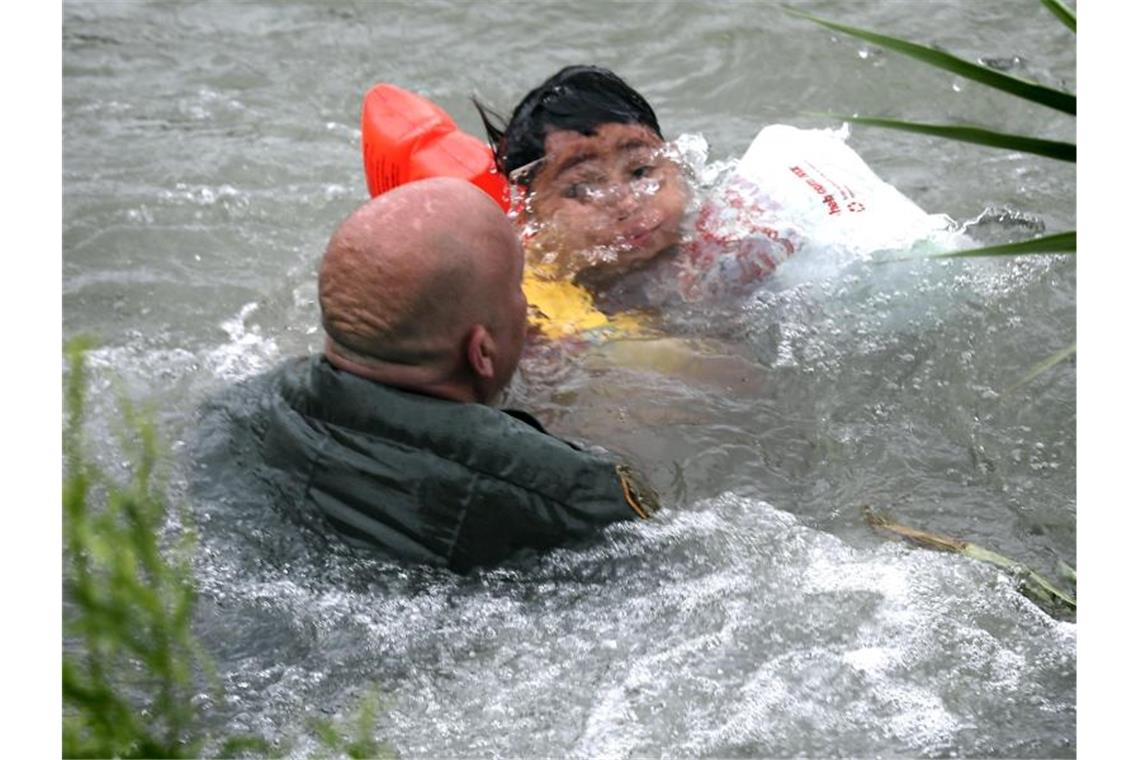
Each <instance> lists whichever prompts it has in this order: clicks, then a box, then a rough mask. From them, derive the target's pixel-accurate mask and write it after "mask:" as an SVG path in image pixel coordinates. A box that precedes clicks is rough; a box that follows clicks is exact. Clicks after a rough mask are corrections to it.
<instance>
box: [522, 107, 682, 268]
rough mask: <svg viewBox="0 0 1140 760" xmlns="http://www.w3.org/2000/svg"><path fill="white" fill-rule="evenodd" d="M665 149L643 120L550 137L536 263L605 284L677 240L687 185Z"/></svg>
mask: <svg viewBox="0 0 1140 760" xmlns="http://www.w3.org/2000/svg"><path fill="white" fill-rule="evenodd" d="M664 147H665V146H664V142H663V141H662V140H661V138H660V137H658V136H657V135H655V134H654V133H653V132H652V131H651V130H649V129H647V128H646V127H643V126H641V125H637V124H618V123H610V124H602V125H600V126H598V127H597V129H596V131H595V134H593V135H583V134H580V133H579V132H576V131H574V130H554V131H551V132H550V133H549V134H547V136H546V143H545V148H546V154H545V156H544V157H543V159H542V162H541V164H540V165H539V166H538V167H536V171H537V174H536V175H535V176H534V177H533V180H532V182H531V186H530V197H529V215H528V222H529V223H530V224H531V225H532V226H533V228H534V229H536V234H535V235H534V237H533V238H531V239H530V240H529V241H528V245H527V251H528V254H529V256H530V259H531V261H533V262H538V261H546V262H549V263H553V264H554V265H555V268H556V270H557V273H558V274H559V275H561V276H573V277H574V278H575V279H576V280H577V281H579V282H581V283H582V284H584V285H586V286H588V287H602V286H605V285H607V284H609V283H612V282H613V281H614V280H616V279H617V278H619V277H620V276H621V275H623V274H626V273H627V272H630V271H633V270H635V269H638V268H640V267H642V266H644V265H645V264H647V263H648V262H649V261H651V260H653V259H654V258H655V257H656V256H658V255H659V254H661V253H662V252H663V251H665V250H667V249H669V248H670V247H672V246H674V245H676V244H677V242H678V240H679V239H680V225H681V219H682V217H683V216H684V212H685V205H686V203H687V200H688V188H687V185H686V183H685V181H684V178H683V177H682V176H681V172H680V168H679V167H678V166H677V164H676V163H675V162H674V161H673V160H672V159H670V158H669V157H668V156H667V155H666V154H665V150H664Z"/></svg>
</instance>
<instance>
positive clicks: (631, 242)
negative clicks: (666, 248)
mask: <svg viewBox="0 0 1140 760" xmlns="http://www.w3.org/2000/svg"><path fill="white" fill-rule="evenodd" d="M661 224H662V223H661V222H657V223H656V224H645V225H639V226H637V227H634V228H633V229H632V230H630V231H629V232H627V233H625V234H623V235H621V237H619V238H618V242H619V244H620V245H621V246H622V247H628V248H641V247H643V246H644V245H645V244H646V243H648V242H649V241H650V239H651V238H652V237H653V234H654V233H655V232H657V230H658V229H659V228H660V227H661Z"/></svg>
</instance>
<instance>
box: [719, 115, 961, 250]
mask: <svg viewBox="0 0 1140 760" xmlns="http://www.w3.org/2000/svg"><path fill="white" fill-rule="evenodd" d="M846 138H847V128H846V126H844V128H843V129H838V130H832V129H798V128H796V127H791V126H788V125H786V124H774V125H771V126H769V127H765V128H764V129H763V130H761V131H760V134H758V135H756V138H755V139H754V140H753V141H752V144H751V145H750V146H749V147H748V150H747V151H746V152H745V153H744V155H743V156H742V157H741V159H740V161H739V163H738V164H737V166H736V173H737V174H738V175H740V176H741V177H743V178H746V179H748V180H750V181H751V182H753V183H755V184H756V186H758V187H759V188H762V190H763V192H764V194H765V195H766V196H768V197H769V198H770V199H771V201H772V202H773V204H774V206H775V207H776V208H778V209H779V213H780V215H781V221H782V222H783V223H784V224H787V225H790V226H794V227H796V228H798V229H799V230H800V233H801V234H802V236H803V238H804V241H805V242H807V243H810V244H811V245H812V246H813V247H817V246H822V247H826V248H833V247H838V248H843V249H845V250H847V251H850V252H852V253H856V254H861V255H867V254H870V253H873V252H875V251H880V250H884V249H887V250H901V249H908V248H910V247H912V246H913V245H914V244H916V243H918V242H920V241H924V240H931V239H940V238H945V241H944V243H945V244H946V245H947V247H957V246H955V245H953V244H952V242H951V238H950V237H948V235H947V233H948V232H949V231H950V230H951V229H952V228H953V226H954V223H953V220H951V219H950V218H949V217H947V216H945V215H942V214H927V213H926V212H925V211H923V210H922V209H921V208H919V207H918V205H916V204H915V203H914V202H913V201H911V200H910V199H909V198H907V197H906V196H905V195H903V194H902V193H901V192H899V191H898V190H896V189H895V188H894V187H892V186H891V185H889V184H887V183H886V182H884V181H883V180H881V179H880V178H879V177H878V176H877V175H876V174H875V173H874V172H873V171H872V170H871V168H870V167H868V166H867V164H866V163H865V162H864V161H863V159H861V158H860V157H859V155H858V154H857V153H856V152H855V151H854V150H852V149H851V148H850V147H849V146H848V145H847V143H846V142H845V140H846Z"/></svg>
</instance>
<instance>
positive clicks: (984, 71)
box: [784, 8, 1077, 114]
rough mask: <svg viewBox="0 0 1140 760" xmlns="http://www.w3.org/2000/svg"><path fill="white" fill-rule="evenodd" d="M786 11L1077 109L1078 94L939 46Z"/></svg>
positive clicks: (1039, 100) (1041, 102)
mask: <svg viewBox="0 0 1140 760" xmlns="http://www.w3.org/2000/svg"><path fill="white" fill-rule="evenodd" d="M784 10H786V11H787V12H788V13H790V14H792V15H793V16H799V17H800V18H803V19H807V20H808V21H811V22H813V23H816V24H819V25H820V26H825V27H827V28H828V29H832V30H834V31H837V32H842V33H843V34H849V35H851V36H852V37H858V38H859V39H861V40H866V41H867V42H870V43H872V44H874V45H879V46H880V47H884V48H886V49H887V50H893V51H895V52H896V53H902V54H903V55H906V56H910V57H911V58H915V59H917V60H919V61H922V62H923V63H925V64H928V65H930V66H934V67H936V68H939V69H942V70H943V71H949V72H951V73H953V74H957V75H958V76H960V77H964V78H966V79H970V80H972V81H975V82H978V83H980V84H983V85H985V86H987V87H992V88H994V89H996V90H1001V91H1002V92H1008V93H1009V94H1010V95H1015V96H1017V97H1019V98H1024V99H1025V100H1029V101H1032V102H1034V103H1037V104H1038V105H1043V106H1047V107H1049V108H1052V109H1055V110H1057V111H1064V112H1065V113H1068V114H1076V112H1077V96H1076V95H1073V94H1071V93H1068V92H1064V91H1063V90H1057V89H1054V88H1052V87H1046V86H1045V85H1041V84H1037V83H1036V82H1030V81H1028V80H1025V79H1019V78H1018V77H1014V76H1010V75H1009V74H1002V73H1001V72H999V71H994V70H993V69H989V68H986V67H985V66H979V65H978V64H976V63H971V62H970V61H966V60H963V59H961V58H958V57H957V56H953V55H950V54H949V53H944V52H942V51H941V50H936V49H935V48H932V47H927V46H926V45H919V44H916V43H914V42H908V41H907V40H902V39H899V38H897V37H888V36H887V35H885V34H878V33H877V32H872V31H870V30H868V29H860V28H858V27H854V26H847V25H846V24H839V23H836V22H834V21H828V20H827V19H822V18H819V17H818V16H813V15H811V14H810V13H804V12H803V11H800V10H796V9H795V8H785V9H784Z"/></svg>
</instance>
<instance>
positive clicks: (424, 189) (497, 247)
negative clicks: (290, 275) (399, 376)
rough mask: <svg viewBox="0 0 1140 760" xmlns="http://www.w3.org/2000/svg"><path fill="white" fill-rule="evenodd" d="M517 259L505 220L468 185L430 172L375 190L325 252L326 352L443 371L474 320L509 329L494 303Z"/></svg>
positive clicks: (508, 315) (510, 319)
mask: <svg viewBox="0 0 1140 760" xmlns="http://www.w3.org/2000/svg"><path fill="white" fill-rule="evenodd" d="M520 261H521V251H520V249H519V243H518V240H517V238H516V236H515V232H514V228H513V226H512V225H511V223H510V222H509V221H508V220H507V218H506V216H505V215H504V214H503V212H502V211H501V210H500V209H499V207H498V206H497V205H496V204H495V203H494V201H492V200H491V199H490V198H489V197H488V196H487V195H486V194H485V193H484V192H483V191H481V190H479V189H478V188H476V187H475V186H474V185H471V184H470V183H468V182H464V181H462V180H458V179H451V178H436V179H428V180H422V181H419V182H413V183H410V184H407V185H402V186H400V187H397V188H395V189H393V190H391V191H389V192H387V193H384V194H382V195H380V196H378V197H377V198H375V199H373V200H372V201H370V202H369V203H367V204H365V205H364V206H362V207H361V208H359V209H357V210H356V211H355V212H354V213H353V214H351V215H350V216H349V217H348V218H347V219H346V220H345V221H344V222H342V223H341V225H340V227H338V228H337V230H336V232H335V233H334V234H333V236H332V238H331V240H330V241H329V244H328V248H327V249H326V251H325V256H324V260H323V262H322V264H321V271H320V280H319V297H320V306H321V319H322V323H323V325H324V328H325V332H326V333H327V335H328V338H329V341H328V347H327V349H326V354H327V355H329V358H330V360H334V359H336V358H340V359H342V360H346V361H348V362H354V363H355V364H358V365H361V364H363V365H367V366H380V367H389V368H391V367H408V368H416V369H418V370H420V372H421V374H425V373H428V372H429V371H431V372H435V373H437V374H438V373H447V372H452V371H454V370H455V369H456V367H457V365H462V363H463V354H464V351H465V350H466V347H465V344H464V342H465V340H466V339H467V338H468V337H469V334H470V332H471V330H472V328H473V327H474V326H476V325H482V326H484V327H485V328H487V330H488V331H489V332H490V333H491V334H492V335H494V334H498V333H503V332H504V331H508V332H513V331H514V330H515V328H516V327H517V326H516V325H515V324H514V322H516V321H517V316H518V315H517V313H516V312H517V309H515V310H514V311H510V310H508V309H506V308H505V307H506V305H505V304H504V303H503V301H504V300H509V296H510V295H511V292H510V290H509V289H505V287H504V286H506V287H507V288H509V287H510V286H511V285H514V286H515V288H516V289H517V280H518V277H519V273H520V272H521V270H520V269H519V267H520V266H521V264H520ZM512 278H513V279H514V280H515V282H513V283H511V282H510V280H511V279H512ZM524 309H525V306H524ZM523 319H525V317H523ZM515 362H516V363H517V357H516V358H515ZM334 363H336V362H335V361H334ZM342 363H343V362H342ZM510 369H511V371H512V372H513V370H514V367H513V366H512V367H511V368H510Z"/></svg>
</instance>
